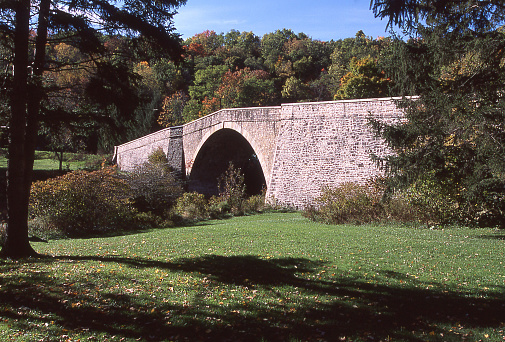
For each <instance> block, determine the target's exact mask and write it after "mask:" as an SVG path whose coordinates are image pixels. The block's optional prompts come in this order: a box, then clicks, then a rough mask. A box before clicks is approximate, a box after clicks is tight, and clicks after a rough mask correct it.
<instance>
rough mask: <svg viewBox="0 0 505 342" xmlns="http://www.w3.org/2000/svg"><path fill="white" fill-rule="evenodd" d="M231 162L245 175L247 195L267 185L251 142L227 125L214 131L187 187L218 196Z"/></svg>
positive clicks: (190, 189)
mask: <svg viewBox="0 0 505 342" xmlns="http://www.w3.org/2000/svg"><path fill="white" fill-rule="evenodd" d="M230 162H232V163H233V165H234V166H235V168H240V169H241V171H242V173H243V174H244V182H245V185H246V193H247V195H248V196H252V195H257V194H260V193H261V191H262V190H263V189H264V188H266V181H265V175H264V173H263V169H262V168H261V164H260V162H259V160H258V157H257V155H256V153H255V152H254V149H253V148H252V146H251V144H249V142H248V141H247V140H246V139H245V138H244V137H243V136H242V135H241V134H240V133H238V132H237V131H235V130H232V129H229V128H224V129H221V130H219V131H217V132H215V133H214V134H212V135H211V136H210V137H209V138H208V139H207V141H206V142H205V143H204V144H203V146H202V147H201V149H200V151H198V155H197V156H196V158H195V161H194V163H193V167H192V169H191V174H190V176H189V182H188V190H189V191H196V192H199V193H201V194H204V195H206V196H212V195H218V194H219V190H218V178H219V177H220V176H221V175H222V174H223V173H224V172H225V171H226V170H227V169H228V166H229V163H230Z"/></svg>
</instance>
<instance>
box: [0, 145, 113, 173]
mask: <svg viewBox="0 0 505 342" xmlns="http://www.w3.org/2000/svg"><path fill="white" fill-rule="evenodd" d="M6 155H7V152H6V149H0V169H6V168H7V157H6ZM104 158H108V159H109V161H110V158H111V156H99V155H90V154H81V153H64V154H63V164H62V166H63V170H78V169H83V168H86V167H89V166H90V165H92V164H93V165H95V164H97V165H99V164H100V162H102V161H103V159H104ZM59 167H60V162H59V160H58V158H57V157H56V155H55V153H54V152H49V151H35V161H34V163H33V169H34V170H35V171H52V170H58V169H59Z"/></svg>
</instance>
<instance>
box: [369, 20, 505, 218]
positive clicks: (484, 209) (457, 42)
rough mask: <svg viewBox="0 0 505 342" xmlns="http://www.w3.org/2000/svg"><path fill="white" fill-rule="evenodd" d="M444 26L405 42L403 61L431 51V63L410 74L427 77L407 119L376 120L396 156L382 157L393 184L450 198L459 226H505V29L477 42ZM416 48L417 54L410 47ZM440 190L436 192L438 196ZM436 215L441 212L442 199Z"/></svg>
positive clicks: (409, 107)
mask: <svg viewBox="0 0 505 342" xmlns="http://www.w3.org/2000/svg"><path fill="white" fill-rule="evenodd" d="M444 27H445V26H444V25H439V26H434V27H432V28H426V29H423V31H422V33H423V36H424V40H423V41H422V42H420V41H418V40H412V41H409V42H407V43H405V45H406V46H405V48H404V49H399V50H398V51H399V52H401V53H402V54H401V55H399V56H398V59H404V62H406V61H409V62H410V63H412V61H413V60H411V59H410V55H411V54H412V53H418V52H419V51H423V50H424V51H426V55H427V56H425V58H428V57H429V58H431V60H432V61H433V63H432V64H433V66H432V67H431V71H430V72H429V74H428V73H426V69H424V65H425V60H424V59H422V58H418V59H417V60H420V61H421V64H420V65H418V66H412V67H411V68H409V69H402V70H403V71H408V72H413V71H415V72H416V73H417V76H416V77H413V78H411V79H418V78H423V79H424V83H421V84H422V86H421V87H419V88H418V89H419V90H421V93H420V98H419V99H416V100H409V101H402V102H401V103H400V105H401V106H403V107H404V108H405V115H406V118H407V120H406V121H405V122H404V123H402V124H397V125H386V124H384V123H380V122H378V121H375V120H371V122H372V125H373V126H374V128H375V129H376V131H377V132H378V133H379V134H380V135H381V136H382V137H383V138H384V139H385V140H386V141H387V142H388V144H389V145H390V147H391V148H392V149H393V150H394V151H395V152H396V153H395V154H394V155H390V156H387V157H385V158H382V159H380V161H381V163H384V165H385V166H386V170H387V172H388V174H389V175H391V176H393V177H391V182H390V187H392V188H396V189H407V188H409V187H411V186H414V187H416V188H419V187H420V188H424V187H425V186H426V185H427V184H430V186H432V189H431V190H430V191H429V192H428V193H430V195H429V196H428V198H439V199H442V198H445V199H448V200H447V201H448V203H453V204H452V205H450V206H449V210H448V211H447V213H446V214H444V215H443V216H450V217H451V220H452V221H454V222H464V223H465V224H471V225H480V226H482V225H497V226H503V222H505V216H504V211H503V208H504V205H503V200H502V198H503V194H505V177H504V176H503V175H504V170H505V162H504V159H503V153H504V148H503V146H505V129H504V126H503V122H505V116H504V112H505V111H504V110H503V108H504V106H505V102H504V101H503V98H502V96H501V90H502V89H503V84H505V78H504V75H505V70H504V64H503V61H504V60H505V55H504V52H503V51H505V50H504V48H505V34H504V33H503V32H501V31H500V30H497V31H490V32H485V33H484V32H483V33H482V34H481V35H479V36H478V37H473V36H472V35H471V34H470V33H469V32H450V33H444V32H445V31H444ZM411 46H413V48H412V49H411V48H410V47H411ZM435 193H437V194H435ZM433 203H434V205H435V208H434V209H433V211H440V207H439V206H438V204H436V203H438V200H437V201H434V202H433Z"/></svg>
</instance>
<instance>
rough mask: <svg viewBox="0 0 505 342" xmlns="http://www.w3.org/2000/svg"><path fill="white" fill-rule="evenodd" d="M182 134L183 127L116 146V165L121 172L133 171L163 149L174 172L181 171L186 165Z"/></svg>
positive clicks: (169, 129) (166, 129)
mask: <svg viewBox="0 0 505 342" xmlns="http://www.w3.org/2000/svg"><path fill="white" fill-rule="evenodd" d="M182 132H183V127H182V126H177V127H169V128H165V129H162V130H160V131H157V132H155V133H151V134H149V135H146V136H144V137H141V138H138V139H135V140H132V141H129V142H127V143H125V144H122V145H120V146H116V147H115V151H114V154H115V156H114V157H115V159H116V164H117V165H118V167H119V169H120V170H123V171H131V170H133V169H134V168H135V166H137V165H141V164H143V163H145V162H146V161H147V157H148V156H149V155H150V154H151V153H153V152H154V151H156V150H157V149H158V148H162V149H163V152H165V154H166V155H167V158H168V163H169V165H170V166H171V167H172V168H173V169H174V170H177V171H181V168H182V165H183V163H184V161H183V159H182V158H183V155H182V143H183V142H182Z"/></svg>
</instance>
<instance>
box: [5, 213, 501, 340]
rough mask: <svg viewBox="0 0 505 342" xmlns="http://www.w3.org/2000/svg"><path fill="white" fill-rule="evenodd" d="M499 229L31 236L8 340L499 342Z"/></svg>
mask: <svg viewBox="0 0 505 342" xmlns="http://www.w3.org/2000/svg"><path fill="white" fill-rule="evenodd" d="M504 240H505V233H504V232H503V231H497V230H492V229H476V230H472V229H466V228H450V229H444V230H429V229H424V228H414V227H408V226H399V225H374V226H359V227H355V226H327V225H321V224H318V223H314V222H310V221H308V220H306V219H304V218H302V217H301V216H300V215H299V214H297V213H284V214H281V213H275V214H263V215H255V216H248V217H239V218H232V219H228V220H223V221H208V222H204V223H202V224H200V225H196V226H193V227H183V228H176V229H163V230H154V231H150V232H144V233H140V234H132V235H127V236H117V237H109V238H101V239H100V238H94V239H83V240H54V241H50V242H49V243H47V244H46V243H34V246H35V248H36V249H37V250H38V251H39V252H42V253H45V254H47V255H51V257H47V258H44V259H40V260H32V261H29V262H23V261H20V262H15V261H0V270H1V274H2V275H1V280H0V340H2V341H79V340H80V341H135V340H139V341H184V340H188V341H207V340H209V341H481V340H482V341H502V340H504V339H505V269H504V264H503V260H504V251H505V248H504V247H505V246H504V244H505V241H504Z"/></svg>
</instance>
